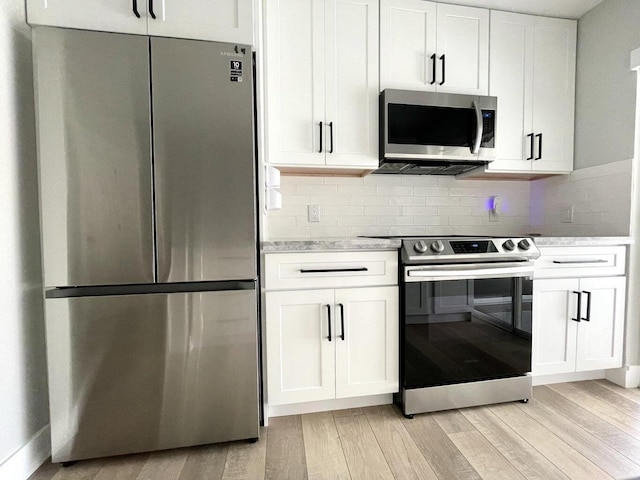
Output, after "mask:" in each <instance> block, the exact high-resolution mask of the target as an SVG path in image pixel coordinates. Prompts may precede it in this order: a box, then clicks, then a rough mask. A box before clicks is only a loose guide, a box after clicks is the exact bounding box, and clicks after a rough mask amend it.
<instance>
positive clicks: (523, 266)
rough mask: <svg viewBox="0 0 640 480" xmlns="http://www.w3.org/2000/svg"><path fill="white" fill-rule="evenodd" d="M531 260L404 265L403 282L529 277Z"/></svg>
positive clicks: (531, 272)
mask: <svg viewBox="0 0 640 480" xmlns="http://www.w3.org/2000/svg"><path fill="white" fill-rule="evenodd" d="M532 275H533V262H521V263H501V264H499V265H496V264H469V265H433V266H424V265H423V266H416V267H406V268H405V275H404V280H405V282H425V281H427V282H428V281H438V280H474V279H478V278H510V277H529V276H532Z"/></svg>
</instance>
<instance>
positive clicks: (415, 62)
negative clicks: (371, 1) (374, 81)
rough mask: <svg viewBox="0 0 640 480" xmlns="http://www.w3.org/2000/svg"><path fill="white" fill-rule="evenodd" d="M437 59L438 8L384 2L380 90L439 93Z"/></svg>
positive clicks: (412, 1) (417, 1) (415, 1)
mask: <svg viewBox="0 0 640 480" xmlns="http://www.w3.org/2000/svg"><path fill="white" fill-rule="evenodd" d="M435 55H436V4H435V3H432V2H425V1H423V0H381V2H380V89H381V90H384V89H385V88H398V89H405V90H426V91H435V88H436V78H435V70H434V67H435V66H437V64H436V63H434V60H436V58H435ZM432 57H433V58H432Z"/></svg>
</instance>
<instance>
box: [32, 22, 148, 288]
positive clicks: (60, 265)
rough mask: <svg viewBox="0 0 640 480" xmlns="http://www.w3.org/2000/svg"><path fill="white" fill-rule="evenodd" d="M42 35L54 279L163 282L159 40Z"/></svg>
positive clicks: (43, 172) (47, 253)
mask: <svg viewBox="0 0 640 480" xmlns="http://www.w3.org/2000/svg"><path fill="white" fill-rule="evenodd" d="M33 42H34V48H33V52H34V64H35V72H34V74H35V85H36V95H37V100H36V105H37V106H36V108H37V116H38V140H39V150H38V155H39V174H40V202H41V215H42V237H43V247H42V248H43V261H44V284H45V286H66V285H112V284H135V283H148V282H153V281H154V265H153V256H154V249H153V228H152V227H153V218H152V216H153V215H152V213H153V209H152V206H151V203H152V189H151V149H150V145H151V143H150V142H151V130H150V128H151V127H150V125H151V122H150V100H149V95H150V90H149V44H148V43H149V39H148V38H145V37H137V36H131V35H119V34H110V33H101V32H87V31H80V30H65V29H57V28H47V27H38V28H36V29H35V30H34V36H33Z"/></svg>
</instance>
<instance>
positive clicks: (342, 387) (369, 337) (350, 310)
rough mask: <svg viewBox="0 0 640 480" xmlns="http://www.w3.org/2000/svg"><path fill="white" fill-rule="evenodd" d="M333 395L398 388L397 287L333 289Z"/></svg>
mask: <svg viewBox="0 0 640 480" xmlns="http://www.w3.org/2000/svg"><path fill="white" fill-rule="evenodd" d="M335 303H336V330H337V332H336V333H337V336H336V397H337V398H345V397H354V396H358V395H374V394H380V393H392V392H397V391H398V378H399V377H398V357H399V353H398V329H399V327H398V289H397V287H372V288H353V289H341V290H336V299H335Z"/></svg>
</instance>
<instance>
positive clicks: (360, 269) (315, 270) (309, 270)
mask: <svg viewBox="0 0 640 480" xmlns="http://www.w3.org/2000/svg"><path fill="white" fill-rule="evenodd" d="M368 271H369V269H368V268H367V267H353V268H301V269H300V273H340V272H368Z"/></svg>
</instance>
